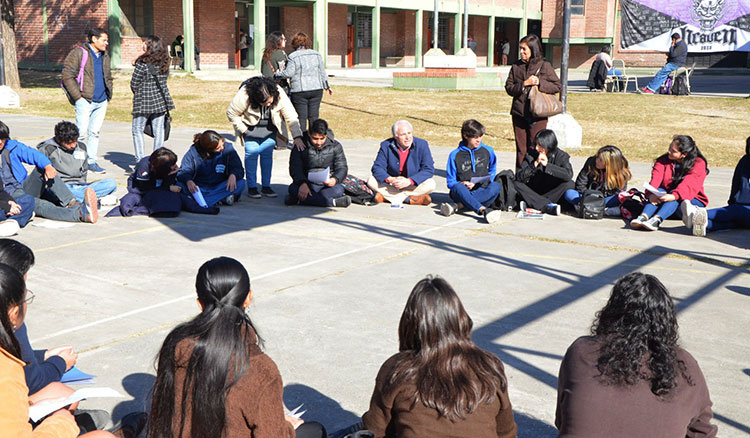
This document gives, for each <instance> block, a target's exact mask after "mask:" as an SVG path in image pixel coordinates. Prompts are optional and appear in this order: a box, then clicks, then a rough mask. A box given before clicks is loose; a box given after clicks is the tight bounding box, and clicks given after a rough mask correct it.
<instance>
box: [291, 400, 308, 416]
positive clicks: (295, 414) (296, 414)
mask: <svg viewBox="0 0 750 438" xmlns="http://www.w3.org/2000/svg"><path fill="white" fill-rule="evenodd" d="M303 405H304V403H302V404H301V405H299V406H297V407H296V408H294V409H293V410H291V411H289V412H287V415H289V416H290V417H294V418H296V419H300V418H302V415H304V414H305V412H307V410H304V411H301V412H299V410H300V408H302V406H303Z"/></svg>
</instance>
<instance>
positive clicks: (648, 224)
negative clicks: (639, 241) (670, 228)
mask: <svg viewBox="0 0 750 438" xmlns="http://www.w3.org/2000/svg"><path fill="white" fill-rule="evenodd" d="M659 225H661V218H660V217H658V216H654V217H652V218H651V219H649V220H647V221H645V222H642V223H641V226H642V227H643V229H645V230H648V231H656V230H658V229H659Z"/></svg>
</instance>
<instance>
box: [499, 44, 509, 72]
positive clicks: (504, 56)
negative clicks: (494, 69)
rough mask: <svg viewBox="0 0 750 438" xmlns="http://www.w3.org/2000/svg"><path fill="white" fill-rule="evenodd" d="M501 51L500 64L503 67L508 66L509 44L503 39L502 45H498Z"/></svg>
mask: <svg viewBox="0 0 750 438" xmlns="http://www.w3.org/2000/svg"><path fill="white" fill-rule="evenodd" d="M500 47H501V49H500V50H501V51H502V62H503V65H508V55H510V42H509V41H508V40H507V39H506V38H505V37H503V41H502V43H500Z"/></svg>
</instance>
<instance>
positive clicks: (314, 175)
mask: <svg viewBox="0 0 750 438" xmlns="http://www.w3.org/2000/svg"><path fill="white" fill-rule="evenodd" d="M330 176H331V169H330V168H329V167H326V168H325V169H323V170H316V171H314V172H307V182H309V183H312V184H321V185H322V184H323V183H324V182H326V181H328V178H330Z"/></svg>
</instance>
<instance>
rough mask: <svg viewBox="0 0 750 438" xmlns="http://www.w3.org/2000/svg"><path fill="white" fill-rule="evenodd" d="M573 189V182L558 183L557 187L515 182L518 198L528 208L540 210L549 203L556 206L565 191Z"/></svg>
mask: <svg viewBox="0 0 750 438" xmlns="http://www.w3.org/2000/svg"><path fill="white" fill-rule="evenodd" d="M572 188H575V184H574V183H573V181H560V183H559V184H558V185H550V184H545V185H544V186H529V185H526V184H524V183H522V182H519V181H516V191H517V192H518V196H519V197H520V198H521V199H522V200H524V201H526V203H527V204H529V207H531V208H534V209H537V210H541V209H542V208H544V206H545V205H547V204H549V203H553V204H558V203H559V202H560V199H562V197H563V195H564V194H565V191H566V190H568V189H572Z"/></svg>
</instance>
